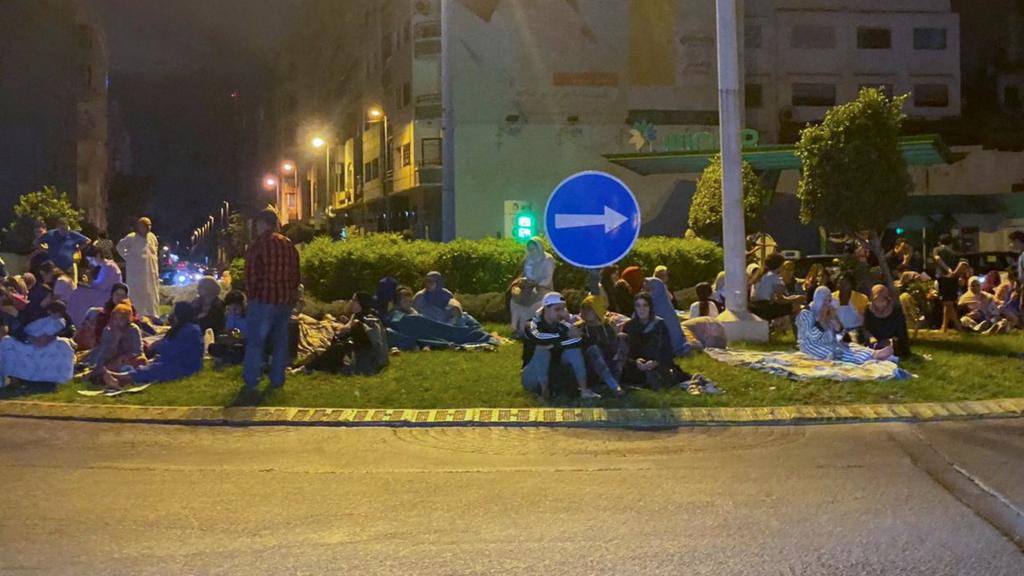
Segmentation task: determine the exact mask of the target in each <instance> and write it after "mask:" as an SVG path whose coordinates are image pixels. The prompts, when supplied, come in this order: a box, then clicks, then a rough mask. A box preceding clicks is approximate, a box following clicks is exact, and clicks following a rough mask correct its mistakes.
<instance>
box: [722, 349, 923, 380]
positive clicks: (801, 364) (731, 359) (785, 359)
mask: <svg viewBox="0 0 1024 576" xmlns="http://www.w3.org/2000/svg"><path fill="white" fill-rule="evenodd" d="M705 352H706V353H707V355H708V356H711V357H712V358H714V359H715V360H717V361H719V362H724V363H726V364H728V365H730V366H741V367H744V368H751V369H753V370H758V371H761V372H768V373H769V374H774V375H776V376H782V377H785V378H789V379H791V380H799V381H803V380H835V381H837V382H866V381H870V380H907V379H910V378H914V375H913V374H910V373H909V372H907V371H906V370H904V369H902V368H900V367H899V366H897V365H896V364H895V363H893V362H889V361H884V362H881V361H871V362H867V363H866V364H860V365H858V364H849V363H847V362H834V361H831V360H819V359H817V358H812V357H811V356H808V355H807V354H804V353H803V352H757V351H752V350H719V349H714V348H709V349H707V350H705Z"/></svg>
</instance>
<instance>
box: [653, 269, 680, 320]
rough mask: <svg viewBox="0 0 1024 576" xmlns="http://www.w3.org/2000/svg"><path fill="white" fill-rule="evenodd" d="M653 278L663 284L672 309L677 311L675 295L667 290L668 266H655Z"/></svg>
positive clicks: (677, 304) (670, 290)
mask: <svg viewBox="0 0 1024 576" xmlns="http://www.w3.org/2000/svg"><path fill="white" fill-rule="evenodd" d="M654 277H655V278H657V279H658V280H661V281H662V282H664V283H665V287H666V288H668V297H669V298H670V299H671V300H672V307H673V308H675V309H677V310H678V309H679V303H678V302H676V295H675V293H673V292H672V289H671V288H669V284H668V266H661V265H659V266H656V267H655V268H654Z"/></svg>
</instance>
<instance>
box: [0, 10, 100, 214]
mask: <svg viewBox="0 0 1024 576" xmlns="http://www.w3.org/2000/svg"><path fill="white" fill-rule="evenodd" d="M107 72H108V71H107V53H106V46H105V42H104V35H103V33H102V30H101V29H100V28H99V27H98V26H97V25H96V23H95V21H94V20H92V18H91V17H90V15H89V14H87V13H86V11H85V10H84V9H83V7H82V6H81V5H79V3H78V2H77V1H74V0H45V1H44V0H8V1H6V2H3V3H0V134H2V135H3V137H2V138H0V203H2V206H0V218H2V220H3V223H5V224H6V223H7V222H9V221H10V219H11V216H12V212H11V207H12V206H13V205H14V204H15V203H16V202H17V199H18V197H19V196H21V195H22V194H25V193H27V192H32V191H34V190H39V189H41V188H42V187H43V186H45V185H56V186H57V187H58V189H60V190H62V191H65V192H68V193H69V194H70V195H71V197H72V198H73V200H74V201H75V203H76V204H77V205H78V206H79V207H80V208H82V209H83V210H84V211H85V213H86V218H87V219H88V220H89V221H90V222H92V223H93V224H94V225H96V226H98V227H100V228H105V227H106V212H107V185H108V164H109V154H108V151H107V130H108V128H107V122H108V121H107V118H108V113H107Z"/></svg>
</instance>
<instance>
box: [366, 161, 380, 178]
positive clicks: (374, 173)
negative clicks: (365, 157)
mask: <svg viewBox="0 0 1024 576" xmlns="http://www.w3.org/2000/svg"><path fill="white" fill-rule="evenodd" d="M377 178H380V158H374V159H373V160H370V161H369V162H367V163H366V164H364V165H363V181H364V182H373V181H374V180H376V179H377Z"/></svg>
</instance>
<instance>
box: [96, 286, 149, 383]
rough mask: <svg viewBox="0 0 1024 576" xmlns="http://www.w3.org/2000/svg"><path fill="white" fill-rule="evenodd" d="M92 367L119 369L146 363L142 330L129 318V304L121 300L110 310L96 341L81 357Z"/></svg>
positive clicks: (130, 305)
mask: <svg viewBox="0 0 1024 576" xmlns="http://www.w3.org/2000/svg"><path fill="white" fill-rule="evenodd" d="M83 364H87V365H89V366H92V367H94V368H97V369H99V368H104V369H107V370H111V371H114V372H121V371H124V370H126V369H128V368H138V367H140V366H143V365H145V364H146V357H145V355H144V354H143V348H142V331H141V330H139V327H138V326H137V325H136V324H135V323H134V322H133V321H132V304H131V302H128V301H124V302H121V303H120V304H118V305H117V306H115V307H114V309H113V310H112V311H111V312H110V320H109V321H108V322H107V327H106V328H104V329H103V336H102V337H101V338H100V342H99V345H98V346H97V347H96V348H94V349H93V351H92V352H90V353H89V355H88V356H86V357H85V360H83Z"/></svg>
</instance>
